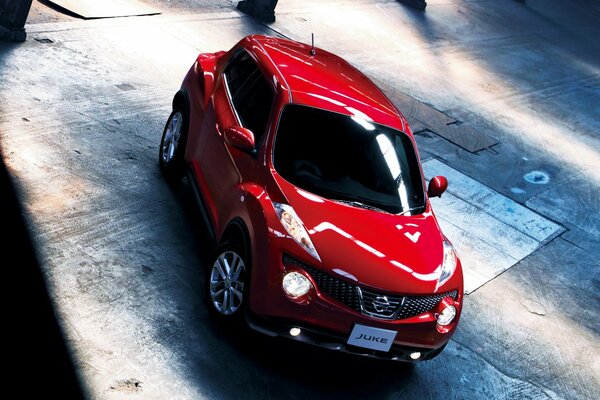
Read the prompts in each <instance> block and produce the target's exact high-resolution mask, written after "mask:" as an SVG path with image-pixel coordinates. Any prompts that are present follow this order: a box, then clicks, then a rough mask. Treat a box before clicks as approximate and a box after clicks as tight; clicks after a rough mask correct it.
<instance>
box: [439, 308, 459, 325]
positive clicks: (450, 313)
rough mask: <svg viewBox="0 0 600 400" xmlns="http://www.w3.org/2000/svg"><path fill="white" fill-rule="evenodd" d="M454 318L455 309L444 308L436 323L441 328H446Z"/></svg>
mask: <svg viewBox="0 0 600 400" xmlns="http://www.w3.org/2000/svg"><path fill="white" fill-rule="evenodd" d="M454 317H456V307H454V306H446V307H444V309H443V310H442V312H441V313H440V315H438V317H437V323H438V325H441V326H446V325H448V324H450V323H451V322H452V321H454Z"/></svg>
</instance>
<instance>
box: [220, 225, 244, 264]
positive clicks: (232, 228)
mask: <svg viewBox="0 0 600 400" xmlns="http://www.w3.org/2000/svg"><path fill="white" fill-rule="evenodd" d="M229 241H232V242H236V243H239V244H240V245H241V246H242V249H241V250H243V251H244V260H245V261H246V263H251V262H252V247H251V242H250V232H249V230H248V227H247V225H246V222H244V220H243V219H242V218H240V217H235V218H234V219H232V220H231V221H230V222H229V223H228V224H227V227H226V228H225V230H224V231H223V235H221V240H220V243H221V244H222V243H226V242H229Z"/></svg>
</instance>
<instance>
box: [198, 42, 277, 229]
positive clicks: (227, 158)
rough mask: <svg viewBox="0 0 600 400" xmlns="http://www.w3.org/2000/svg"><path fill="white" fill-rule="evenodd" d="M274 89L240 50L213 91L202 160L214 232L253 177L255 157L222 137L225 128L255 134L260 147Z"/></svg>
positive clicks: (225, 221)
mask: <svg viewBox="0 0 600 400" xmlns="http://www.w3.org/2000/svg"><path fill="white" fill-rule="evenodd" d="M273 99H274V88H273V86H272V85H271V84H270V81H269V80H267V79H266V78H265V76H264V75H263V73H262V71H261V69H260V68H259V66H258V64H257V63H256V61H255V60H254V59H253V58H252V56H251V55H250V54H249V53H248V52H246V51H245V50H242V51H241V52H240V53H238V54H237V55H235V56H234V57H233V58H232V59H231V61H230V62H229V63H228V64H227V66H226V67H225V70H224V72H223V74H221V78H220V79H219V82H217V86H216V88H215V91H214V94H213V106H214V109H215V120H216V121H215V131H214V134H213V135H209V137H208V138H207V141H206V144H205V145H206V148H205V150H204V152H203V157H202V160H201V168H202V171H203V173H204V178H205V179H206V184H207V188H208V191H209V195H210V197H211V198H212V204H213V205H214V208H213V210H211V213H212V218H213V222H214V226H215V228H216V231H217V233H218V232H220V231H221V228H222V225H223V224H225V223H227V220H228V218H230V217H231V212H232V208H233V207H235V205H236V204H239V202H240V196H241V195H242V193H241V190H240V189H239V184H240V183H241V182H242V181H249V180H253V179H255V178H256V173H257V170H256V168H257V160H256V158H255V157H253V156H252V155H250V154H248V153H245V152H243V151H241V150H239V149H237V148H235V147H233V146H229V145H228V144H226V143H225V141H224V139H223V132H224V130H225V129H227V128H229V127H233V126H242V127H244V128H247V129H250V130H251V131H252V132H253V133H254V137H255V143H256V148H257V150H260V147H261V146H262V142H263V140H262V139H263V137H264V134H265V131H266V129H267V127H268V123H269V119H270V114H271V109H272V106H273Z"/></svg>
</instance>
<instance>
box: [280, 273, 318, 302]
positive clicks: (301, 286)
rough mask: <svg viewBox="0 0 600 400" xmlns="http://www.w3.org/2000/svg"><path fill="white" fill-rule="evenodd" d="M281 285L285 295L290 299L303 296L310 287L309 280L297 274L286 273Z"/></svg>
mask: <svg viewBox="0 0 600 400" xmlns="http://www.w3.org/2000/svg"><path fill="white" fill-rule="evenodd" d="M281 284H282V286H283V290H285V293H286V294H287V295H288V296H290V297H291V298H292V299H297V298H298V297H302V296H304V295H305V294H306V293H308V291H309V290H310V288H311V287H312V284H311V283H310V280H309V279H308V278H307V277H306V276H304V275H303V274H301V273H299V272H288V273H287V274H285V276H284V277H283V281H282V283H281Z"/></svg>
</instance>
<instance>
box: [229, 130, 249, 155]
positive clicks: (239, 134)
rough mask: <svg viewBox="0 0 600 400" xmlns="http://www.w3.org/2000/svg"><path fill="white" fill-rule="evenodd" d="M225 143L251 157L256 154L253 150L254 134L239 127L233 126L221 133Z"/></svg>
mask: <svg viewBox="0 0 600 400" xmlns="http://www.w3.org/2000/svg"><path fill="white" fill-rule="evenodd" d="M223 137H224V138H225V142H226V143H227V144H229V145H231V146H233V147H235V148H238V149H240V150H242V151H245V152H246V153H250V154H252V155H255V154H256V149H255V148H254V145H255V143H254V134H253V133H252V131H251V130H250V129H246V128H242V127H241V126H233V127H231V128H227V129H225V132H224V133H223Z"/></svg>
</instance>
